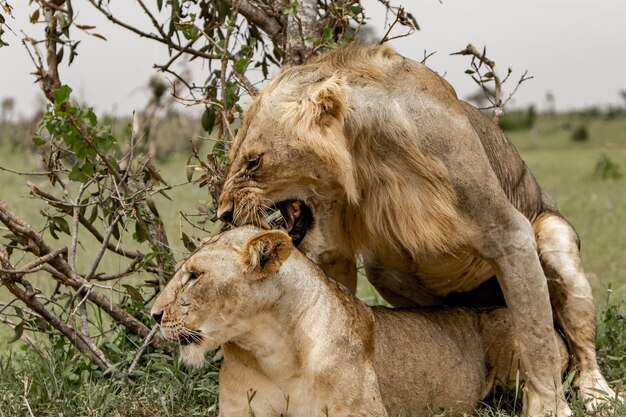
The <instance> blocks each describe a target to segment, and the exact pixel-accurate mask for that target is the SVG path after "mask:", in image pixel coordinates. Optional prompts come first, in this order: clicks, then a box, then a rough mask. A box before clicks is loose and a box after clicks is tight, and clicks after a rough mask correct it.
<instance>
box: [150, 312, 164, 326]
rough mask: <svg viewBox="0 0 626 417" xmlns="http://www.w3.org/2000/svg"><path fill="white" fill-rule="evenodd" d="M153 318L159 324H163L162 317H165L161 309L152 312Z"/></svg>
mask: <svg viewBox="0 0 626 417" xmlns="http://www.w3.org/2000/svg"><path fill="white" fill-rule="evenodd" d="M152 318H153V319H154V321H156V322H157V324H161V319H162V318H163V312H162V311H159V312H158V313H152Z"/></svg>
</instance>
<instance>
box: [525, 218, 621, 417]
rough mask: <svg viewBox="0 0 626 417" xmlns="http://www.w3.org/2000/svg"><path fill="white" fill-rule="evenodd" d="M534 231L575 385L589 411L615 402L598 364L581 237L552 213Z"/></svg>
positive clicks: (540, 221) (592, 307)
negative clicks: (575, 370) (570, 358)
mask: <svg viewBox="0 0 626 417" xmlns="http://www.w3.org/2000/svg"><path fill="white" fill-rule="evenodd" d="M533 229H534V231H535V236H536V239H537V247H538V250H539V258H540V259H541V264H542V266H543V270H544V272H545V274H546V277H547V279H548V288H549V291H550V299H551V301H552V306H553V308H554V316H555V319H556V321H557V323H558V324H559V326H560V327H561V328H562V329H563V332H564V333H565V336H566V338H567V343H568V345H569V348H570V351H571V353H572V354H573V356H574V361H575V362H574V365H577V366H578V375H577V377H576V380H575V381H574V383H575V385H577V386H578V388H579V389H580V392H581V394H582V396H583V398H584V399H585V400H588V401H589V402H588V403H587V407H588V409H590V410H591V409H592V408H593V407H594V406H596V405H597V404H598V403H599V402H602V401H603V400H606V399H607V398H608V397H611V398H615V393H614V392H613V391H612V390H611V389H610V388H609V386H608V384H607V383H606V380H605V379H604V377H603V376H602V374H601V373H600V370H599V369H598V363H597V361H596V349H595V330H596V329H595V309H594V305H593V298H592V294H591V287H590V286H589V282H588V281H587V278H586V276H585V271H584V269H583V265H582V261H581V259H580V252H579V249H578V236H577V235H576V232H575V231H574V229H573V228H572V226H571V225H570V224H569V223H568V222H567V221H566V220H565V219H563V218H561V217H559V216H557V215H554V214H551V213H542V214H541V215H540V216H539V217H538V218H537V220H535V222H534V223H533ZM599 391H600V392H605V393H606V395H602V394H601V393H600V392H599Z"/></svg>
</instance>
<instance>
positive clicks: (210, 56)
mask: <svg viewBox="0 0 626 417" xmlns="http://www.w3.org/2000/svg"><path fill="white" fill-rule="evenodd" d="M87 1H88V2H89V3H91V5H92V6H93V7H95V8H96V9H97V10H98V11H99V12H100V13H102V14H103V15H104V16H105V17H106V18H107V19H109V20H110V21H111V22H113V23H115V24H116V25H118V26H121V27H123V28H125V29H128V30H130V31H131V32H134V33H136V34H137V35H139V36H140V37H142V38H148V39H152V40H154V41H157V42H160V43H163V44H165V45H167V46H168V47H170V48H172V49H175V50H177V51H182V52H185V53H188V54H190V55H193V56H197V57H199V58H204V59H220V57H219V56H218V55H213V54H207V53H204V52H201V51H198V50H195V49H192V48H187V47H184V46H181V45H177V44H175V43H174V42H172V41H171V40H170V39H169V38H167V37H165V38H162V37H159V36H157V35H155V34H153V33H148V32H144V31H142V30H139V29H137V28H136V27H134V26H132V25H130V24H128V23H125V22H123V21H121V20H119V19H117V18H116V17H115V16H113V14H111V12H110V11H108V10H105V9H104V8H103V7H102V3H101V2H99V1H97V0H87Z"/></svg>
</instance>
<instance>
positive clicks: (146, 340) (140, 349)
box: [126, 324, 159, 375]
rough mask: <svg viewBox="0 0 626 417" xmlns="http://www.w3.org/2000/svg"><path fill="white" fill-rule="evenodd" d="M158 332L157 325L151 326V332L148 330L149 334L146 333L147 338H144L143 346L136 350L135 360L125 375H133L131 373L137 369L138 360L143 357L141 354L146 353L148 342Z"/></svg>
mask: <svg viewBox="0 0 626 417" xmlns="http://www.w3.org/2000/svg"><path fill="white" fill-rule="evenodd" d="M158 331H159V325H158V324H155V325H154V326H152V330H150V333H148V336H146V339H145V340H144V341H143V344H142V345H141V347H140V348H139V350H137V353H136V354H135V358H134V359H133V362H132V363H131V364H130V366H129V367H128V371H127V372H126V374H127V375H130V374H132V373H133V371H134V370H135V368H136V367H137V364H139V360H140V359H141V357H142V356H143V353H144V352H145V351H146V349H147V348H148V346H149V345H150V341H151V340H152V338H153V337H154V335H155V334H156V333H157V332H158Z"/></svg>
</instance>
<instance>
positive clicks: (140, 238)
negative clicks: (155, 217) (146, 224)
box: [133, 222, 148, 243]
mask: <svg viewBox="0 0 626 417" xmlns="http://www.w3.org/2000/svg"><path fill="white" fill-rule="evenodd" d="M133 239H135V241H137V242H139V243H143V242H145V241H146V240H148V237H147V236H146V234H145V233H144V232H143V228H142V227H141V224H140V223H139V222H135V233H134V234H133Z"/></svg>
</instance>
